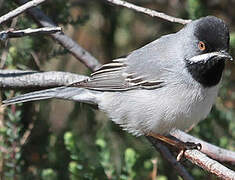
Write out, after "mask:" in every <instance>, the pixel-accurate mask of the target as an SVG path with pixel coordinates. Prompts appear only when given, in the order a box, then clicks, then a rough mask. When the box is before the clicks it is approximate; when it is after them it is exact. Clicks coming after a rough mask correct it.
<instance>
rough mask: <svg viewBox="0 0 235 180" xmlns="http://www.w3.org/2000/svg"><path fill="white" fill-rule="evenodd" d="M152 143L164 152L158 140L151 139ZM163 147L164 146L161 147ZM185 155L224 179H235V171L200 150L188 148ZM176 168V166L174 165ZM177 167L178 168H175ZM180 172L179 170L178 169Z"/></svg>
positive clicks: (194, 162)
mask: <svg viewBox="0 0 235 180" xmlns="http://www.w3.org/2000/svg"><path fill="white" fill-rule="evenodd" d="M150 142H151V143H152V145H153V146H154V147H155V149H156V150H157V151H160V152H162V150H163V149H162V150H161V149H160V148H159V146H160V147H161V144H159V143H158V142H157V140H156V139H151V141H150ZM161 148H163V147H161ZM184 157H185V158H186V159H188V160H189V161H191V162H192V163H193V164H195V165H197V166H199V167H200V168H202V169H204V170H206V171H208V172H210V173H212V174H214V175H216V176H217V177H219V178H221V179H223V180H234V178H235V172H234V171H232V170H231V169H229V168H227V167H225V166H224V165H222V164H220V163H219V162H217V161H215V160H213V159H211V158H209V157H208V156H206V154H204V153H202V152H200V151H198V150H186V151H185V152H184ZM168 162H169V161H168ZM174 168H175V167H174ZM175 169H176V168H175ZM177 172H179V171H177Z"/></svg>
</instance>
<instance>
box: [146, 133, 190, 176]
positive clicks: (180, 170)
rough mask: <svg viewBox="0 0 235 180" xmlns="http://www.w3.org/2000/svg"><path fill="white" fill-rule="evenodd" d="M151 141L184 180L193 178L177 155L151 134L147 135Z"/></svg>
mask: <svg viewBox="0 0 235 180" xmlns="http://www.w3.org/2000/svg"><path fill="white" fill-rule="evenodd" d="M146 138H147V139H148V140H149V142H150V143H151V144H152V145H153V146H154V148H156V150H157V151H159V152H160V153H161V155H162V156H163V158H164V159H165V160H167V162H169V163H170V164H171V165H172V167H173V168H174V169H175V170H176V171H177V173H178V174H179V175H180V176H181V177H182V178H183V179H184V180H193V178H192V177H191V175H190V174H189V173H188V172H187V170H186V169H185V168H184V166H182V165H181V164H180V162H178V161H177V160H176V159H175V157H174V156H173V155H172V154H171V152H170V151H169V150H168V148H167V147H166V146H165V145H163V144H161V143H160V142H158V141H157V140H156V139H154V138H153V137H150V136H146Z"/></svg>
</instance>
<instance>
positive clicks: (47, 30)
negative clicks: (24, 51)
mask: <svg viewBox="0 0 235 180" xmlns="http://www.w3.org/2000/svg"><path fill="white" fill-rule="evenodd" d="M60 31H62V28H61V27H44V28H38V29H31V28H28V29H23V30H17V31H14V30H13V29H9V30H6V31H1V32H0V40H4V41H5V40H7V39H9V38H17V37H23V36H30V35H35V34H51V33H56V32H60Z"/></svg>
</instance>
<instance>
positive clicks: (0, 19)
mask: <svg viewBox="0 0 235 180" xmlns="http://www.w3.org/2000/svg"><path fill="white" fill-rule="evenodd" d="M44 1H46V0H32V1H29V2H27V3H26V4H24V5H22V6H20V7H18V8H16V9H14V10H13V11H11V12H9V13H7V14H5V15H4V16H1V17H0V24H2V23H4V22H6V21H7V20H9V19H12V18H14V17H16V16H18V15H19V14H21V13H23V12H24V11H26V10H28V9H29V8H32V7H35V6H38V5H39V4H41V3H43V2H44Z"/></svg>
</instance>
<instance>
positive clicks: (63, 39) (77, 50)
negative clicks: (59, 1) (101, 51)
mask: <svg viewBox="0 0 235 180" xmlns="http://www.w3.org/2000/svg"><path fill="white" fill-rule="evenodd" d="M14 1H15V2H16V3H18V4H20V5H21V4H24V3H26V2H28V1H27V0H14ZM27 13H28V14H30V15H31V16H32V17H33V19H34V21H35V22H36V23H37V24H39V25H40V26H43V27H55V26H57V25H56V24H55V23H54V22H53V21H52V20H51V19H50V18H49V17H48V16H46V15H45V14H44V13H43V12H42V11H41V10H40V9H39V8H37V7H35V8H33V9H29V10H28V11H27ZM50 36H51V37H52V38H54V39H55V40H56V41H57V42H58V43H60V44H61V45H62V46H63V47H64V48H65V49H67V50H68V51H70V52H71V53H72V54H73V56H74V57H75V58H76V59H78V60H80V61H81V62H82V63H83V64H85V65H86V66H87V67H88V68H89V69H90V70H92V71H94V70H96V69H98V68H99V67H100V66H101V64H100V63H99V61H98V60H97V59H96V58H95V57H93V56H92V55H91V54H90V53H89V52H87V51H86V50H85V49H83V48H82V47H81V46H79V45H78V44H77V43H76V42H75V41H73V40H72V39H71V38H70V37H68V36H66V35H65V34H63V33H55V34H50Z"/></svg>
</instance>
